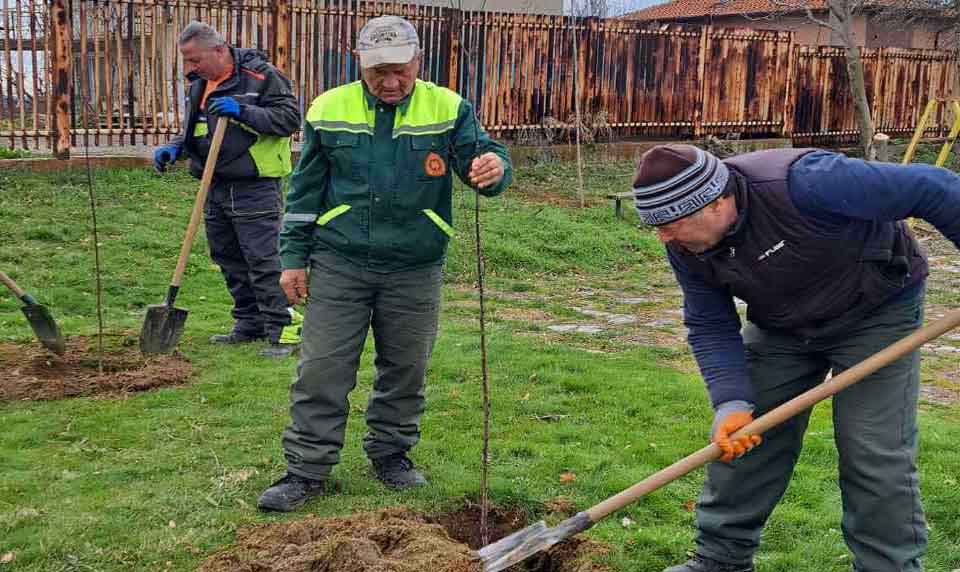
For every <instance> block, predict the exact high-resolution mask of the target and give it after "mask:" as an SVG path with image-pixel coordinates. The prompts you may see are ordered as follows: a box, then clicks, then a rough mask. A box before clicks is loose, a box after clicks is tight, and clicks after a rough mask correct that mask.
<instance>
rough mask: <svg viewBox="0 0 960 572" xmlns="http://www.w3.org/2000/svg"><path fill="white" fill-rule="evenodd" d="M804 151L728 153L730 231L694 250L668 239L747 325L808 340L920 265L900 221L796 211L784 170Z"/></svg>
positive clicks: (916, 277) (860, 312)
mask: <svg viewBox="0 0 960 572" xmlns="http://www.w3.org/2000/svg"><path fill="white" fill-rule="evenodd" d="M811 151H813V150H812V149H775V150H769V151H758V152H755V153H748V154H745V155H740V156H738V157H734V158H731V159H727V160H726V161H724V163H726V165H727V166H728V167H729V168H730V170H731V176H732V178H733V179H734V180H735V182H736V186H737V190H736V191H735V193H734V196H735V197H736V203H737V210H738V212H739V214H738V220H737V223H736V225H735V227H734V229H733V230H732V232H731V233H730V234H729V235H728V236H727V237H725V238H724V239H723V240H722V241H721V242H720V243H719V244H718V245H717V246H716V247H714V248H713V249H711V250H710V251H708V252H706V253H703V254H700V255H694V254H692V253H690V252H687V251H686V250H685V249H683V248H681V247H677V246H673V245H671V246H668V248H670V250H671V252H672V253H673V254H674V255H675V256H677V257H678V258H679V259H680V260H681V261H682V262H683V263H684V264H686V265H687V267H688V268H690V269H691V270H692V271H693V272H694V273H695V274H697V275H699V276H701V277H702V278H703V279H705V280H706V281H707V282H708V283H709V284H712V285H714V286H717V287H721V288H725V289H727V290H728V291H729V292H730V293H731V294H732V295H733V296H736V297H737V298H740V299H741V300H743V301H744V302H746V303H747V319H748V320H750V321H751V322H753V323H754V324H756V325H758V326H760V327H762V328H765V329H772V330H786V331H790V332H793V333H795V334H798V335H800V336H803V337H807V338H813V337H820V336H827V335H834V334H837V333H841V332H842V331H843V330H844V329H845V328H847V327H849V326H850V325H852V324H853V323H854V322H856V321H858V320H860V319H861V318H863V317H864V316H866V315H867V314H869V313H870V311H871V310H873V309H875V308H877V307H878V306H880V305H881V304H883V303H884V302H885V301H888V300H889V299H891V298H892V297H894V296H895V295H896V294H897V293H898V292H900V291H901V290H903V289H904V288H906V287H908V286H910V285H913V284H916V283H918V282H920V281H922V280H923V279H924V278H925V277H926V276H927V272H928V268H927V260H926V257H925V256H924V254H923V252H922V251H921V250H920V247H919V245H918V244H917V241H916V239H915V238H914V237H913V234H912V233H911V232H910V230H909V227H908V226H907V225H906V224H905V223H904V222H903V221H897V222H873V221H862V220H856V219H849V218H845V217H839V216H835V217H829V218H824V219H822V220H818V219H814V218H810V217H807V216H804V215H802V214H801V213H800V212H799V211H798V210H797V208H796V207H795V206H794V204H793V201H792V200H791V199H790V193H789V191H788V186H789V177H788V172H789V169H790V166H791V165H792V164H793V163H794V161H796V160H797V159H799V158H800V157H802V156H803V155H806V154H807V153H810V152H811Z"/></svg>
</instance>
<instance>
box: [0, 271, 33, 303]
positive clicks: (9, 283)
mask: <svg viewBox="0 0 960 572" xmlns="http://www.w3.org/2000/svg"><path fill="white" fill-rule="evenodd" d="M0 282H3V285H4V286H6V287H7V288H9V289H10V291H11V292H13V293H14V294H16V296H17V298H23V297H24V296H26V295H27V293H26V292H24V291H23V290H22V289H21V288H20V287H19V286H17V283H16V282H14V281H13V278H10V277H9V276H7V275H6V273H4V272H3V271H2V270H0Z"/></svg>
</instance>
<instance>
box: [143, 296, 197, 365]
mask: <svg viewBox="0 0 960 572" xmlns="http://www.w3.org/2000/svg"><path fill="white" fill-rule="evenodd" d="M187 314H188V312H187V311H186V310H182V309H180V308H175V307H173V306H168V305H166V304H154V305H151V306H148V307H147V317H146V318H144V320H143V328H141V330H140V352H141V353H144V354H169V353H172V352H173V350H174V348H176V347H177V343H179V342H180V336H181V335H182V334H183V327H184V324H185V323H186V322H187Z"/></svg>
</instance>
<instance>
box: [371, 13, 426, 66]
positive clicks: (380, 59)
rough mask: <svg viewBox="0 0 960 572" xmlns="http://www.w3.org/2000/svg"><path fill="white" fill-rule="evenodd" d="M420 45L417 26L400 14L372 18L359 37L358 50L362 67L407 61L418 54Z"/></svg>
mask: <svg viewBox="0 0 960 572" xmlns="http://www.w3.org/2000/svg"><path fill="white" fill-rule="evenodd" d="M419 48H420V38H419V36H417V30H416V28H414V27H413V24H411V23H410V22H408V21H407V20H405V19H403V18H401V17H400V16H380V17H377V18H373V19H371V20H370V21H369V22H367V23H366V25H364V27H363V29H362V30H360V35H359V37H358V38H357V54H358V55H359V56H360V67H362V68H372V67H374V66H379V65H382V64H405V63H407V62H409V61H410V60H412V59H413V56H415V55H417V50H418V49H419Z"/></svg>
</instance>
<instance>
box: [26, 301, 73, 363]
mask: <svg viewBox="0 0 960 572" xmlns="http://www.w3.org/2000/svg"><path fill="white" fill-rule="evenodd" d="M21 309H22V310H23V315H24V316H26V317H27V321H29V322H30V327H31V328H33V333H34V334H36V335H37V339H38V340H40V343H41V344H43V346H44V347H45V348H47V349H48V350H50V351H52V352H53V353H55V354H57V355H61V356H62V355H63V352H65V351H66V349H67V344H66V343H65V342H64V340H63V335H62V334H61V333H60V328H59V327H58V326H57V322H56V321H55V320H54V319H53V316H51V315H50V312H49V311H48V310H47V309H46V307H44V306H41V305H40V304H27V305H26V306H22V307H21Z"/></svg>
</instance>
